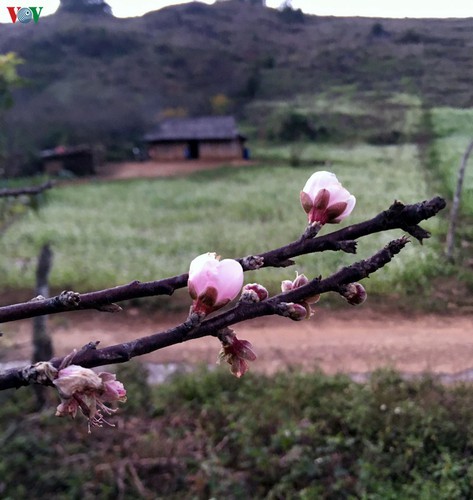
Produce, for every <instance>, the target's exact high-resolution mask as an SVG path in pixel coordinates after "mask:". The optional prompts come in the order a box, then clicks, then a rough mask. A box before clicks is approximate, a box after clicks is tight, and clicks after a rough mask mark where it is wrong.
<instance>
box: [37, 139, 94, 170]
mask: <svg viewBox="0 0 473 500" xmlns="http://www.w3.org/2000/svg"><path fill="white" fill-rule="evenodd" d="M40 158H41V162H42V164H43V171H44V173H46V174H49V175H58V174H59V173H61V172H65V171H67V172H71V173H72V174H74V175H77V176H84V175H94V174H95V159H94V152H93V151H92V148H91V147H90V146H84V145H81V146H72V147H68V146H57V147H55V148H54V149H45V150H44V151H41V154H40Z"/></svg>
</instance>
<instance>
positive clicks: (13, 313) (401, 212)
mask: <svg viewBox="0 0 473 500" xmlns="http://www.w3.org/2000/svg"><path fill="white" fill-rule="evenodd" d="M444 207H445V200H443V199H442V198H440V197H436V198H433V199H431V200H428V201H423V202H420V203H416V204H414V205H403V204H402V203H400V202H395V203H394V204H393V205H391V207H389V209H388V210H385V211H383V212H381V213H380V214H378V215H377V216H376V217H374V218H372V219H370V220H368V221H365V222H361V223H359V224H353V225H351V226H348V227H346V228H344V229H340V230H338V231H334V232H332V233H330V234H327V235H323V236H317V237H316V238H312V239H299V240H297V241H294V242H292V243H289V244H288V245H285V246H282V247H280V248H276V249H274V250H271V251H269V252H266V253H263V254H260V255H258V256H249V257H245V258H241V259H237V260H238V261H239V262H240V263H241V264H242V266H243V269H244V270H245V271H247V270H250V269H255V268H257V267H287V266H290V265H292V264H294V261H293V260H292V259H293V258H294V257H297V256H300V255H306V254H310V253H314V252H323V251H327V250H332V251H343V252H347V253H356V241H355V240H357V239H358V238H361V237H364V236H367V235H369V234H373V233H377V232H380V231H387V230H389V229H402V230H404V231H406V232H407V233H408V234H410V235H411V236H413V237H414V238H416V239H417V240H419V241H420V242H422V240H423V239H424V238H428V237H429V236H430V234H429V233H428V232H427V231H425V230H424V229H422V228H421V227H420V226H418V224H419V223H420V222H421V221H423V220H426V219H429V218H431V217H433V216H435V215H436V214H437V213H438V212H439V211H440V210H442V209H443V208H444ZM261 263H262V264H261ZM187 278H188V276H187V274H181V275H179V276H174V277H172V278H166V279H163V280H158V281H149V282H146V283H141V282H139V281H133V282H131V283H129V284H126V285H120V286H117V287H114V288H107V289H105V290H99V291H95V292H88V293H83V294H79V293H75V292H63V293H62V294H60V295H58V296H56V297H52V298H50V299H44V300H34V301H30V302H23V303H19V304H12V305H8V306H3V307H0V323H6V322H8V321H15V320H19V319H25V318H32V317H35V316H41V315H44V314H56V313H61V312H65V311H74V310H84V309H98V310H102V311H107V312H110V311H111V312H113V311H115V310H119V307H118V306H117V307H113V305H114V303H115V302H120V301H123V300H130V299H136V298H141V297H151V296H156V295H172V294H173V293H174V291H175V290H177V289H179V288H183V287H185V286H186V285H187ZM71 294H72V295H74V297H75V300H73V301H72V300H68V299H67V296H68V295H71ZM109 306H112V308H111V309H110V307H109Z"/></svg>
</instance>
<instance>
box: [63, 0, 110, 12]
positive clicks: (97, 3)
mask: <svg viewBox="0 0 473 500" xmlns="http://www.w3.org/2000/svg"><path fill="white" fill-rule="evenodd" d="M58 12H72V13H76V14H103V15H108V16H111V15H112V8H111V7H110V5H108V3H107V2H104V1H103V0H61V4H60V6H59V9H58Z"/></svg>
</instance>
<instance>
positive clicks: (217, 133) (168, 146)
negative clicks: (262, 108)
mask: <svg viewBox="0 0 473 500" xmlns="http://www.w3.org/2000/svg"><path fill="white" fill-rule="evenodd" d="M144 140H145V142H146V144H147V147H148V154H149V157H150V158H151V159H152V160H157V161H159V160H161V161H162V160H164V161H180V160H184V159H188V160H197V159H202V160H233V159H241V158H244V157H245V155H246V150H245V147H244V143H245V140H246V138H245V137H243V136H242V135H241V134H240V133H239V132H238V129H237V125H236V122H235V119H234V117H233V116H202V117H198V118H170V119H166V120H163V121H162V122H161V123H159V125H158V126H157V127H156V128H155V129H154V130H152V131H151V132H150V133H149V134H147V135H146V136H145V138H144Z"/></svg>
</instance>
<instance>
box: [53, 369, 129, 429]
mask: <svg viewBox="0 0 473 500" xmlns="http://www.w3.org/2000/svg"><path fill="white" fill-rule="evenodd" d="M53 384H54V385H55V386H56V388H57V390H58V392H59V396H60V398H61V403H60V404H59V405H58V407H57V409H56V416H58V417H64V416H71V417H73V418H74V417H75V416H76V414H77V410H78V409H80V410H81V411H82V413H83V414H84V415H85V416H86V417H87V419H88V421H89V432H90V426H91V425H92V426H97V427H102V425H103V424H107V425H112V424H110V423H109V422H107V420H105V418H104V414H105V415H111V414H112V413H114V412H115V411H116V410H113V409H111V408H109V407H108V406H106V405H105V404H104V403H113V402H125V401H126V390H125V388H124V387H123V384H122V383H121V382H119V381H118V380H116V376H115V375H114V374H113V373H108V372H101V373H99V374H97V373H95V372H94V371H92V370H90V369H88V368H83V367H82V366H77V365H69V366H67V367H66V368H63V369H62V370H59V371H58V373H57V377H56V378H55V379H54V380H53Z"/></svg>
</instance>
